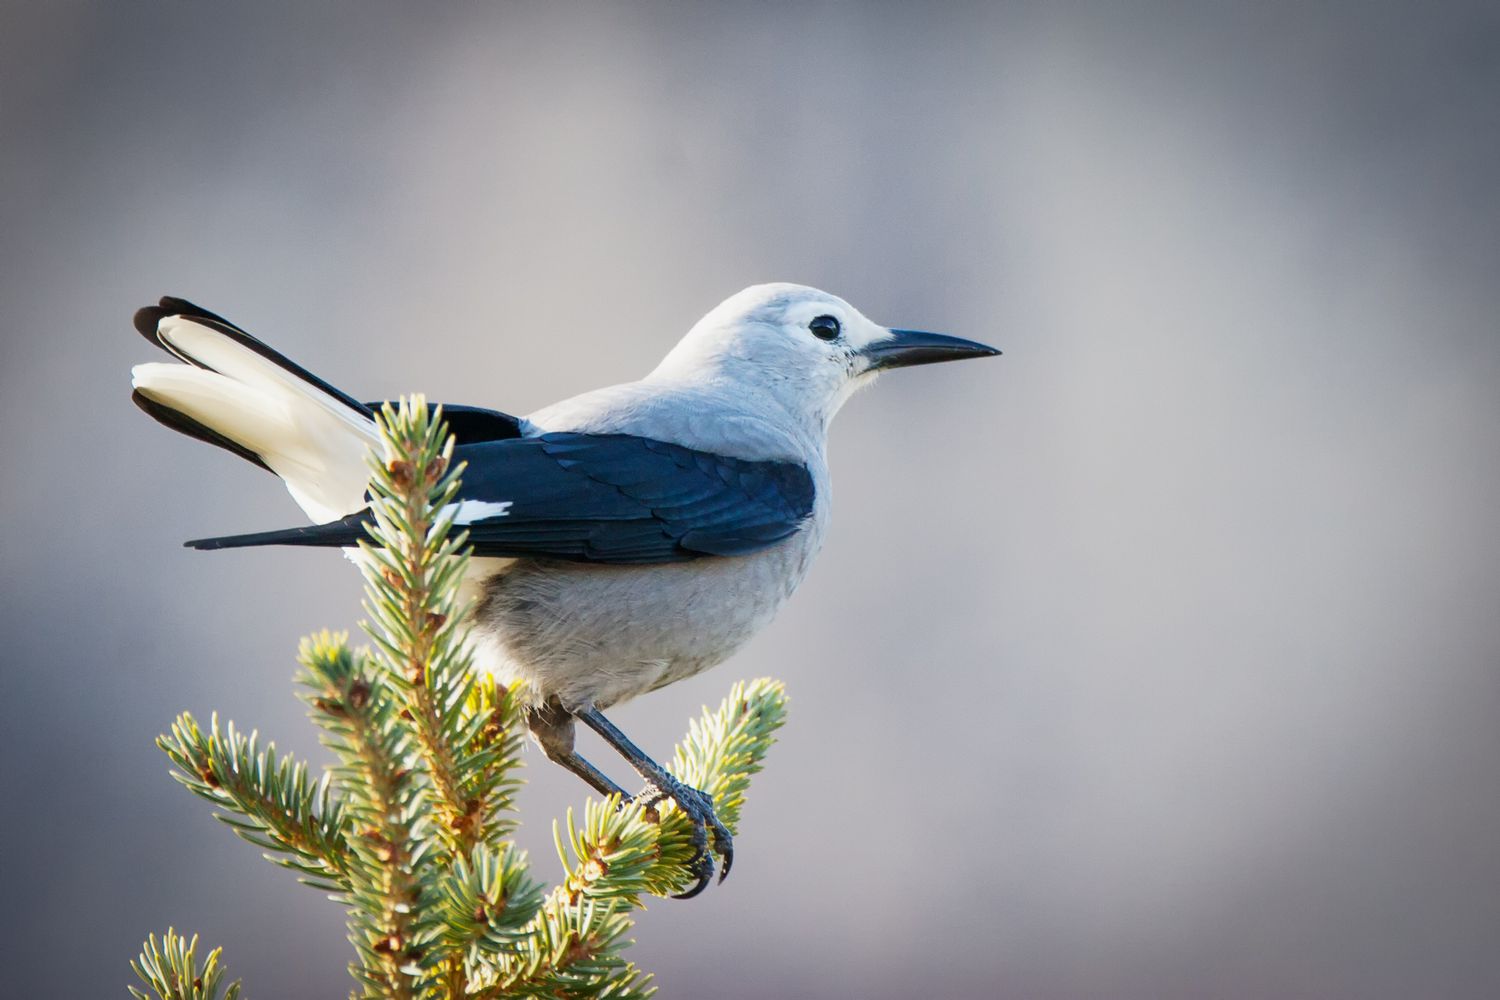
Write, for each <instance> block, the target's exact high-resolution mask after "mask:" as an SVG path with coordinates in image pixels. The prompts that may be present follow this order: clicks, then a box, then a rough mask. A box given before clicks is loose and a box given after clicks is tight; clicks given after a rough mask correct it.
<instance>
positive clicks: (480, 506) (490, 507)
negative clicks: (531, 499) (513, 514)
mask: <svg viewBox="0 0 1500 1000" xmlns="http://www.w3.org/2000/svg"><path fill="white" fill-rule="evenodd" d="M514 505H515V501H514V500H499V501H490V500H464V501H461V502H460V503H459V505H458V510H457V512H456V513H454V515H453V523H454V524H473V523H474V522H475V521H488V520H490V519H491V518H495V517H509V516H510V509H511V507H512V506H514Z"/></svg>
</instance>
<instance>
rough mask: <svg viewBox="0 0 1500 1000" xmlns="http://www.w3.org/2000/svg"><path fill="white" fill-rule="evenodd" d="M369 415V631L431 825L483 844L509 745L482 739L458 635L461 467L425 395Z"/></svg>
mask: <svg viewBox="0 0 1500 1000" xmlns="http://www.w3.org/2000/svg"><path fill="white" fill-rule="evenodd" d="M376 422H377V424H378V426H379V429H380V433H381V437H382V441H383V442H384V445H385V454H384V455H383V456H378V457H377V456H373V455H372V457H371V471H372V473H373V475H372V478H371V480H370V490H371V493H372V495H373V496H374V501H373V502H372V503H371V510H372V512H373V514H374V524H373V525H372V526H371V528H370V535H371V538H372V543H362V544H361V550H362V552H363V554H364V558H363V560H362V566H363V567H364V570H365V579H366V583H367V588H366V589H367V595H368V596H367V600H366V608H367V610H368V611H369V612H370V615H371V618H372V620H373V621H372V626H373V627H371V628H370V629H369V631H370V634H371V635H372V637H373V638H374V639H375V642H376V648H377V656H378V657H379V658H380V659H381V661H382V662H383V664H384V665H385V667H386V669H387V670H388V671H389V674H390V677H391V681H392V684H393V686H394V687H395V688H396V690H397V691H399V692H400V693H401V695H402V697H403V699H404V700H405V708H406V713H407V714H408V715H409V716H410V719H409V721H410V723H411V729H412V731H413V733H414V735H415V737H416V747H417V749H418V751H419V753H420V755H421V758H422V761H423V764H424V766H425V770H426V772H427V778H428V782H427V789H426V795H427V798H428V800H429V805H430V808H431V810H432V813H433V818H434V820H435V827H436V829H438V830H439V831H440V833H441V836H442V838H443V842H444V847H445V848H446V850H447V852H448V853H449V854H451V855H453V856H456V857H463V856H466V855H467V854H468V853H469V852H470V851H472V850H473V849H474V848H475V847H476V846H478V845H479V844H481V843H490V844H491V846H493V844H494V843H496V842H498V840H499V833H498V831H490V830H489V829H488V828H489V824H487V822H486V820H487V819H488V816H489V814H490V813H492V812H494V811H495V810H496V809H497V808H498V807H499V806H501V805H503V804H508V803H506V802H503V801H502V800H504V799H508V796H507V795H505V794H504V792H503V790H502V789H501V788H500V787H499V786H501V785H502V784H503V783H504V782H505V780H506V777H507V773H506V772H508V770H509V768H506V769H502V770H501V771H500V772H499V773H492V772H495V770H496V769H495V767H494V758H495V757H496V756H497V754H498V753H499V752H500V751H501V750H503V749H504V747H503V746H496V747H492V746H491V745H490V744H489V743H488V742H487V741H485V740H484V739H483V735H484V733H485V732H486V729H487V728H489V727H490V726H491V725H492V722H493V717H492V715H485V714H482V713H481V711H479V710H478V709H480V708H483V707H484V698H483V696H482V695H476V693H475V688H476V686H477V685H476V683H475V681H474V677H473V673H472V671H471V669H470V657H469V654H468V651H467V649H466V648H465V644H464V642H463V641H462V640H463V637H462V636H461V635H460V633H459V630H460V627H461V626H460V622H461V619H462V616H463V612H464V611H465V609H464V608H462V607H460V606H459V604H458V583H459V581H460V580H461V579H462V577H463V574H464V572H465V570H466V569H467V564H468V554H467V551H466V550H465V549H464V543H465V542H466V541H467V535H466V534H463V533H460V534H459V535H458V536H457V537H453V538H450V537H449V536H448V532H449V529H450V528H451V527H452V523H453V508H452V506H451V504H452V502H453V500H454V498H455V497H456V495H457V493H458V485H459V474H460V473H461V472H462V467H461V466H459V467H453V466H452V458H453V438H452V437H451V436H449V435H448V432H447V427H446V425H445V424H444V423H443V422H442V408H441V407H437V408H435V409H429V408H428V407H427V405H426V404H425V402H422V401H420V400H413V402H412V405H409V406H406V407H403V408H402V409H400V410H397V409H396V408H395V407H393V406H391V405H390V404H387V405H386V406H385V407H384V408H383V409H382V410H381V412H380V413H379V414H378V415H377V417H376ZM495 700H496V701H498V700H499V699H498V696H496V698H495ZM502 714H503V713H502ZM501 728H502V729H511V730H513V729H514V728H515V727H514V726H507V725H506V724H504V723H502V725H501ZM487 833H489V836H486V834H487Z"/></svg>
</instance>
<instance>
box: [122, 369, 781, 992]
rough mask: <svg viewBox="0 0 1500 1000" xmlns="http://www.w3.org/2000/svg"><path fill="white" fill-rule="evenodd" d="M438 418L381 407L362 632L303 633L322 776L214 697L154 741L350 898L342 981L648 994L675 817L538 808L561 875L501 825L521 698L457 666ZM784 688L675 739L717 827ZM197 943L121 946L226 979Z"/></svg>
mask: <svg viewBox="0 0 1500 1000" xmlns="http://www.w3.org/2000/svg"><path fill="white" fill-rule="evenodd" d="M441 418H442V414H441V409H440V408H435V409H429V408H428V406H427V405H426V403H425V402H424V401H423V400H422V399H421V398H420V397H416V398H413V399H411V400H409V401H403V402H402V405H401V407H400V409H399V410H398V409H393V408H391V407H386V408H385V409H384V411H383V412H382V413H381V415H380V420H379V429H380V433H381V436H382V442H383V447H384V449H385V454H384V456H383V457H382V458H381V459H380V460H373V461H372V465H371V468H372V473H373V478H372V482H371V487H370V491H371V495H372V496H373V497H374V498H375V500H374V502H373V503H372V504H371V507H372V510H373V513H374V524H373V525H372V526H371V529H370V534H371V537H372V543H373V544H370V545H365V546H363V547H362V554H361V556H360V562H361V566H362V569H363V570H364V572H365V579H366V583H367V586H366V608H367V609H368V610H369V613H370V616H371V619H372V622H373V623H372V624H369V625H367V626H366V631H367V632H368V633H369V635H370V637H371V639H372V640H373V644H374V645H373V649H372V650H368V651H366V650H351V649H350V648H349V645H348V637H347V636H345V635H342V634H338V635H335V634H331V633H327V632H324V633H320V634H318V635H315V636H312V637H310V638H309V639H307V640H306V641H304V643H303V645H302V648H301V651H300V655H299V660H300V662H301V664H302V668H303V672H302V673H301V675H300V676H299V682H300V684H301V685H302V687H303V698H304V700H305V701H306V702H307V703H308V705H309V706H310V709H311V713H310V714H311V716H312V719H313V721H314V722H315V723H316V724H317V725H318V726H319V727H320V728H321V730H322V731H323V743H324V745H325V746H327V747H328V748H329V749H330V750H331V751H332V752H333V755H334V757H335V763H334V765H333V766H332V768H331V769H330V770H329V772H328V774H327V775H326V776H325V778H324V780H323V781H322V782H313V781H312V780H311V779H310V778H309V777H308V772H307V769H306V767H305V766H304V765H303V764H302V763H301V762H299V761H296V760H294V759H292V758H290V757H284V756H278V755H277V754H276V751H275V748H274V746H272V745H267V746H265V747H264V749H262V748H261V747H260V746H259V743H258V740H257V737H256V736H255V734H253V733H252V734H251V735H250V736H249V737H245V736H243V735H242V734H241V733H240V732H239V731H237V730H236V729H235V728H234V726H233V724H230V725H229V726H228V727H227V728H226V729H224V730H222V731H221V729H220V727H219V722H218V718H217V717H216V716H215V717H214V718H212V719H211V721H210V725H209V729H208V731H207V732H205V731H204V730H202V729H201V728H200V727H199V726H198V724H197V722H196V721H195V720H194V719H193V717H192V716H190V715H186V714H184V715H182V716H180V717H179V718H178V719H177V721H176V723H175V724H174V725H173V726H172V729H171V732H170V733H168V734H167V735H164V736H163V737H161V739H160V740H159V741H158V743H159V745H160V746H161V748H162V749H163V750H164V751H166V752H167V754H168V756H169V757H170V758H171V759H172V762H173V764H174V765H175V766H176V772H175V774H174V776H175V777H176V778H177V779H178V780H179V781H180V782H182V783H183V784H184V785H186V786H187V787H189V788H190V789H192V790H193V791H194V792H196V793H197V794H198V795H201V796H202V797H204V798H206V799H208V800H209V801H210V802H212V803H213V804H214V805H215V806H217V807H218V808H219V809H221V810H223V812H222V813H221V814H220V818H221V819H223V820H224V821H225V822H226V823H228V824H230V825H231V826H232V827H233V828H234V829H235V832H236V833H238V834H239V835H240V836H241V837H243V838H245V839H246V840H248V841H250V842H251V843H254V844H257V845H259V846H261V847H264V848H266V849H267V850H268V851H271V852H273V853H272V854H270V855H268V857H270V858H271V860H273V861H276V862H277V863H278V864H281V865H283V866H285V867H289V868H292V869H294V870H295V871H297V872H298V873H299V874H300V875H301V876H302V880H303V881H306V882H309V883H311V884H314V885H318V886H321V887H322V888H324V889H327V890H330V891H332V892H334V893H335V898H337V899H339V900H341V901H342V902H344V903H345V904H346V905H347V906H348V908H349V929H350V940H351V941H352V942H353V943H354V945H355V947H356V951H357V960H356V961H355V962H354V963H353V964H352V965H351V967H350V971H351V973H352V974H353V976H354V978H355V980H356V981H357V983H358V984H359V990H358V992H357V993H356V994H355V995H356V996H360V997H366V998H377V997H379V998H388V1000H460V998H465V1000H474V998H500V997H510V996H521V997H547V998H561V997H610V998H617V1000H624V998H636V997H647V996H649V995H650V994H651V993H652V992H653V989H654V987H652V985H651V982H650V977H649V976H647V975H646V974H644V973H642V972H641V971H640V970H639V969H637V968H636V967H635V966H634V965H632V964H631V963H630V962H628V961H626V960H625V959H624V958H623V957H622V954H621V953H622V951H623V949H624V948H625V947H626V946H627V945H628V944H629V941H628V938H627V935H628V933H629V931H630V928H631V926H632V920H631V912H632V911H633V910H634V909H635V908H636V907H638V906H639V905H640V902H641V897H642V896H643V895H644V894H648V893H650V894H658V895H662V894H667V893H671V892H676V891H679V890H681V889H683V888H685V887H686V886H687V885H689V884H691V883H692V882H693V876H692V874H691V873H690V872H689V870H688V864H689V862H690V861H691V860H692V858H693V854H694V846H693V841H692V828H691V825H690V823H689V822H688V820H687V818H686V817H685V816H684V815H683V814H682V812H681V810H680V809H678V807H677V806H676V805H675V804H674V803H672V802H671V801H670V800H667V801H664V802H662V803H660V804H659V805H658V806H657V807H654V808H651V809H645V808H643V807H641V806H640V805H636V804H625V805H623V806H622V805H621V803H620V801H619V800H618V799H617V798H615V797H610V798H607V799H604V800H602V801H596V800H589V801H587V802H585V804H584V806H583V810H582V813H581V814H579V816H578V818H577V819H575V813H574V812H573V811H571V810H570V811H569V813H568V816H567V821H566V828H567V832H566V834H564V833H563V832H562V829H561V827H560V826H559V825H557V824H554V827H553V831H554V838H555V840H556V842H557V849H558V854H559V856H560V857H561V858H562V861H563V867H564V878H563V881H562V883H561V884H560V885H558V886H556V887H555V888H553V889H552V890H550V891H547V890H544V889H543V887H542V886H541V885H539V884H538V883H537V882H536V881H534V880H533V878H532V876H531V874H530V870H529V867H528V863H527V859H526V856H525V854H524V853H523V852H521V851H519V850H517V849H516V848H515V846H514V845H513V844H511V843H510V842H509V841H508V839H507V838H508V837H509V836H510V834H511V833H512V831H513V829H514V825H515V821H514V818H513V816H512V815H511V812H512V810H513V807H514V802H513V799H514V793H515V790H516V788H517V787H518V786H519V785H520V778H519V775H518V773H517V770H516V769H517V768H518V767H519V764H520V756H521V749H522V743H523V740H524V738H525V728H524V725H523V719H522V706H521V705H519V704H518V703H517V700H516V699H515V698H513V697H512V695H511V692H510V691H508V690H507V689H506V688H505V687H504V685H502V684H499V683H498V682H497V681H496V680H495V679H494V678H492V677H489V676H476V675H475V674H474V673H473V671H472V669H471V664H470V658H469V654H468V651H467V645H466V642H467V637H466V635H465V633H464V631H463V627H462V624H461V623H462V621H463V619H464V615H465V612H466V609H465V608H463V607H461V606H460V605H459V598H458V593H459V585H460V583H461V581H462V578H463V574H464V571H465V569H466V566H467V558H468V556H467V551H466V549H465V548H464V545H465V541H466V538H465V536H464V535H462V534H459V535H457V536H456V537H454V536H450V534H449V532H450V530H451V528H452V526H453V525H452V521H453V511H454V506H453V502H454V499H455V497H456V495H457V489H458V479H457V476H458V473H459V472H460V471H461V470H460V469H457V468H453V467H452V455H453V441H452V439H451V438H450V437H449V436H448V434H447V431H446V429H445V428H444V427H443V425H442V419H441ZM785 703H786V698H785V693H784V692H783V690H782V688H781V685H780V684H779V683H777V682H775V681H769V680H758V681H753V682H750V683H749V684H745V683H740V684H737V685H735V687H734V688H733V689H732V690H731V692H730V694H729V696H728V697H727V698H726V699H725V700H724V701H723V703H722V704H720V706H719V707H718V708H717V709H716V710H715V711H713V712H709V711H708V710H707V709H705V710H704V715H703V717H702V718H701V719H699V720H697V721H695V722H694V723H692V725H691V727H690V729H689V732H688V735H687V738H686V739H685V740H684V741H683V743H682V744H681V745H680V746H679V747H678V749H677V753H676V758H675V762H674V766H673V768H672V770H673V773H674V774H675V775H676V776H677V777H678V778H679V779H681V780H682V781H684V782H686V783H688V784H690V785H693V786H695V787H697V788H700V789H703V790H704V791H706V792H708V793H709V794H711V795H712V796H713V798H714V801H715V807H716V810H717V813H718V816H719V817H720V818H721V819H722V820H723V821H724V823H725V825H726V826H728V827H729V828H730V829H731V830H733V829H735V828H736V827H737V826H738V820H739V815H740V810H741V807H742V805H743V801H744V792H745V788H746V786H747V784H748V782H749V779H750V776H751V775H752V774H754V773H755V772H756V771H758V770H759V769H760V766H761V761H762V759H763V758H764V756H765V753H766V751H767V750H768V749H769V747H770V745H771V743H772V742H773V734H774V732H775V730H776V729H777V727H779V726H780V725H781V724H782V721H783V720H784V718H785ZM195 948H196V939H193V941H191V942H186V941H184V940H183V939H182V938H181V937H179V936H177V935H175V934H174V933H173V932H170V931H169V932H168V934H167V937H166V938H165V940H164V942H163V943H161V944H158V942H157V940H156V938H155V937H152V938H150V939H148V940H147V942H146V946H145V949H144V950H143V952H142V955H141V958H140V960H139V961H138V962H136V963H133V965H134V967H135V968H136V972H137V975H139V976H140V977H141V979H142V981H143V982H145V983H146V984H147V985H148V986H149V987H150V988H152V989H153V990H156V992H157V996H158V997H160V998H162V1000H189V998H191V1000H234V998H235V997H237V995H238V989H239V985H238V984H237V983H236V984H232V985H230V986H229V987H228V988H227V991H226V992H225V993H224V995H223V996H222V997H221V996H220V995H219V990H220V988H221V986H222V983H221V979H222V975H223V973H222V970H221V968H220V967H219V965H218V956H219V953H218V952H217V951H214V952H212V953H210V954H209V955H208V956H207V958H206V959H205V961H204V963H203V964H202V966H201V967H200V966H199V965H198V964H197V963H198V959H197V955H196V950H195ZM132 992H134V993H135V995H136V996H138V997H142V998H145V1000H150V998H149V997H148V995H147V994H144V993H141V992H139V991H136V990H132Z"/></svg>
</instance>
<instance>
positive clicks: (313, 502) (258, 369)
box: [131, 316, 378, 523]
mask: <svg viewBox="0 0 1500 1000" xmlns="http://www.w3.org/2000/svg"><path fill="white" fill-rule="evenodd" d="M158 329H159V333H160V336H161V338H162V340H164V341H166V342H167V343H168V344H169V345H170V346H171V347H172V349H173V350H174V351H175V352H177V353H179V354H181V355H183V356H185V357H189V358H192V359H193V360H195V361H198V362H200V363H202V364H204V365H206V366H208V368H212V369H213V370H212V371H209V370H206V369H203V368H192V367H189V366H187V365H178V364H171V363H150V364H143V365H137V366H136V367H135V368H134V369H132V372H131V374H132V376H133V381H134V383H135V387H136V389H137V390H139V391H140V392H141V393H142V394H143V395H145V396H146V397H147V398H149V399H151V400H153V401H155V402H158V403H161V404H162V405H164V406H168V407H170V408H171V409H173V410H176V411H177V412H179V413H182V414H184V415H185V416H188V417H190V418H192V419H193V420H196V421H197V422H198V423H200V424H203V425H204V426H205V427H208V428H210V429H212V430H214V431H216V432H218V433H219V434H222V435H224V436H225V437H226V438H229V439H230V440H231V441H234V442H235V443H236V444H239V445H242V446H243V447H245V448H248V449H249V450H250V451H253V452H255V454H257V455H259V456H260V458H261V460H262V461H263V462H265V463H266V465H267V466H269V467H270V469H271V471H272V472H274V473H276V474H277V475H278V476H280V477H281V478H282V479H283V480H284V481H285V482H286V487H287V490H288V491H289V492H290V493H291V494H292V499H294V500H296V501H297V505H298V506H300V507H301V508H302V509H303V510H304V511H305V512H306V513H307V516H308V517H310V518H312V519H313V521H315V522H317V523H323V522H326V521H333V520H337V519H338V518H340V517H343V516H344V515H346V514H352V513H354V512H355V511H357V510H360V509H361V508H363V507H364V506H365V485H366V483H367V482H368V480H369V469H368V467H367V466H366V465H365V455H366V453H367V452H368V450H369V448H370V446H371V445H372V444H374V443H375V442H376V441H378V436H377V434H376V432H375V424H374V422H373V421H371V420H370V419H369V418H368V417H366V416H365V415H364V414H362V413H359V412H358V411H356V410H352V409H350V408H349V407H348V406H347V405H345V404H344V403H342V402H340V401H339V400H337V399H335V398H334V397H332V396H330V395H328V393H326V392H323V391H322V390H321V389H318V388H317V387H315V386H313V385H310V384H309V383H307V382H305V381H303V380H302V379H300V378H298V377H297V376H295V375H293V374H292V373H291V372H288V371H287V370H286V369H284V368H282V367H280V366H279V365H276V364H274V363H273V362H271V361H269V360H267V359H266V358H263V357H261V356H260V355H259V354H257V353H255V352H254V351H252V350H250V349H249V348H247V347H245V346H243V345H242V344H239V343H237V342H235V341H234V340H232V339H231V338H229V337H226V336H224V335H223V334H221V333H219V332H218V331H216V330H213V329H211V328H209V327H206V326H202V325H200V324H198V323H194V322H193V321H192V320H190V319H187V318H185V317H182V316H171V317H168V318H166V319H164V320H162V322H161V324H160V326H159V328H158Z"/></svg>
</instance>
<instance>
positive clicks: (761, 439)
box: [522, 382, 823, 475]
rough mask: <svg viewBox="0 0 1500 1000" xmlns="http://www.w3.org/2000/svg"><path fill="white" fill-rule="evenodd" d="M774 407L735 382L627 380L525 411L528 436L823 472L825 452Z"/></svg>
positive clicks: (525, 429)
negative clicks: (658, 447)
mask: <svg viewBox="0 0 1500 1000" xmlns="http://www.w3.org/2000/svg"><path fill="white" fill-rule="evenodd" d="M779 417H780V414H778V413H777V412H776V411H775V410H773V409H762V408H759V407H757V406H756V405H755V401H754V400H749V399H744V398H738V397H737V395H736V393H735V392H734V391H733V390H732V387H725V386H717V385H710V386H692V385H676V384H660V383H652V382H627V383H623V384H621V385H612V386H607V387H605V388H603V389H595V390H593V391H592V392H586V393H583V394H581V395H578V396H574V397H572V398H570V399H565V400H562V401H561V402H558V403H554V404H552V405H551V406H547V407H544V408H542V409H540V410H537V411H536V412H535V413H532V414H529V415H528V416H526V417H525V418H524V420H523V422H522V428H523V433H525V434H526V435H527V436H540V435H542V434H548V433H559V432H566V433H574V434H596V435H619V434H623V435H631V436H634V437H641V438H649V439H651V440H655V441H662V442H666V443H668V444H673V445H679V446H681V447H684V448H689V449H692V450H694V451H700V452H706V453H709V454H714V455H723V456H726V457H730V458H736V459H743V460H746V461H751V462H767V461H771V462H786V463H792V464H797V465H802V466H805V467H807V468H809V469H810V470H812V471H813V472H814V474H815V475H817V474H818V472H819V471H820V470H821V467H822V461H823V449H822V444H821V442H820V441H814V440H810V439H809V436H808V435H806V434H805V433H803V432H802V430H801V428H800V427H798V426H796V425H795V424H793V423H792V422H791V421H787V420H784V419H779Z"/></svg>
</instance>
